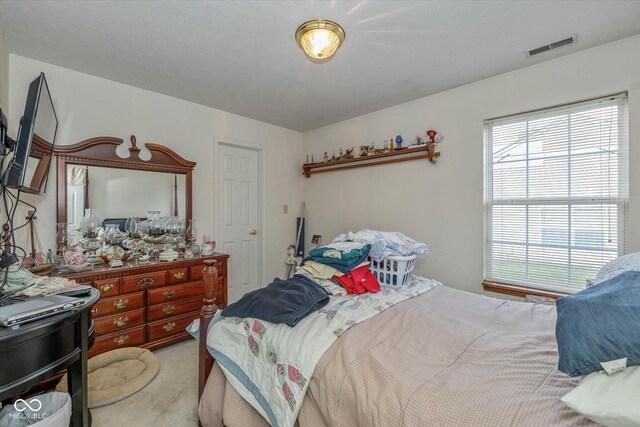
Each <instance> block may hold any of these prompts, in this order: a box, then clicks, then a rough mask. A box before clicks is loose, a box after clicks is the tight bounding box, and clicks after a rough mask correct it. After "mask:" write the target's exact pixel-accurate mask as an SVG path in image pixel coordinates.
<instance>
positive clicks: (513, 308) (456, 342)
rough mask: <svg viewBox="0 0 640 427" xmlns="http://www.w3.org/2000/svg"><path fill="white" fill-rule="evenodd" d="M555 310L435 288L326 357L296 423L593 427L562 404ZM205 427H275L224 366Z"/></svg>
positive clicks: (208, 397) (213, 385) (358, 331)
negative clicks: (236, 387) (239, 391)
mask: <svg viewBox="0 0 640 427" xmlns="http://www.w3.org/2000/svg"><path fill="white" fill-rule="evenodd" d="M555 316H556V315H555V308H554V307H552V306H546V305H540V304H530V303H521V302H514V301H505V300H500V299H495V298H489V297H486V296H482V295H476V294H471V293H468V292H463V291H459V290H455V289H452V288H447V287H445V286H439V287H436V288H434V289H432V290H430V291H429V292H427V293H425V294H423V295H420V296H418V297H416V298H413V299H410V300H407V301H404V302H402V303H399V304H397V305H396V306H394V307H391V308H389V309H388V310H386V311H384V312H383V313H381V314H379V315H377V316H375V317H373V318H371V319H369V320H367V321H365V322H363V323H361V324H359V325H356V326H354V327H353V328H351V329H350V330H348V331H347V332H345V333H344V334H343V335H342V336H341V337H340V339H339V340H337V341H336V342H335V343H334V344H333V345H332V346H331V347H330V348H329V350H328V351H327V352H326V353H325V354H324V355H323V356H322V358H321V359H320V362H319V363H318V365H317V367H316V370H315V373H314V375H313V377H312V378H311V382H310V385H309V389H308V391H307V395H306V397H305V400H304V402H303V404H302V408H301V410H300V413H299V416H298V424H299V425H300V426H301V427H309V426H356V425H360V426H390V425H398V426H399V425H402V426H471V425H473V426H534V425H538V426H589V425H596V424H594V423H592V422H591V421H589V420H588V419H586V418H584V417H582V416H581V415H579V414H577V413H575V412H573V411H572V410H571V409H569V408H568V407H567V406H565V405H564V404H563V403H562V402H561V401H560V398H561V397H562V396H563V395H564V394H566V393H567V392H569V391H570V390H571V389H572V388H573V387H575V385H576V384H577V381H578V379H577V378H571V377H568V376H567V375H565V374H563V373H561V372H559V371H558V370H557V362H558V352H557V347H556V340H555V336H554V329H555V320H556V317H555ZM199 415H200V420H201V422H202V424H203V426H205V427H209V426H220V425H222V423H223V420H224V425H226V426H228V427H235V426H238V427H244V426H249V425H251V426H254V425H255V426H260V425H265V426H267V425H269V424H268V423H267V422H266V420H265V419H263V418H262V417H261V416H260V415H259V414H258V412H257V411H255V410H254V409H253V408H252V407H251V406H250V405H249V404H247V403H246V402H245V401H244V400H243V399H242V398H241V397H240V396H239V395H238V394H237V392H235V390H234V389H233V388H232V387H231V386H230V385H229V384H228V383H227V382H226V380H225V378H224V375H223V374H222V371H221V370H220V368H219V367H218V366H217V365H214V369H213V371H212V373H211V376H210V377H209V380H208V382H207V385H206V387H205V390H204V394H203V396H202V399H201V401H200V407H199Z"/></svg>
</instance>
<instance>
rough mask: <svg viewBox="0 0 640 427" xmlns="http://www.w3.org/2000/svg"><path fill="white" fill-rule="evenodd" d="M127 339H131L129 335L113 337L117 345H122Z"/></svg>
mask: <svg viewBox="0 0 640 427" xmlns="http://www.w3.org/2000/svg"><path fill="white" fill-rule="evenodd" d="M127 341H129V335H120V336H119V337H116V338H114V339H113V343H114V344H115V345H122V344H124V343H126V342H127Z"/></svg>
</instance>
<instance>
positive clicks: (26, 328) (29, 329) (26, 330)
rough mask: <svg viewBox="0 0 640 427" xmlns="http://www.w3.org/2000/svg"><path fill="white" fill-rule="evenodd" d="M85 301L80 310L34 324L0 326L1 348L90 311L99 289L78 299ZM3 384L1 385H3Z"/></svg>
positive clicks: (96, 299) (37, 321)
mask: <svg viewBox="0 0 640 427" xmlns="http://www.w3.org/2000/svg"><path fill="white" fill-rule="evenodd" d="M78 298H80V299H82V300H84V304H83V305H82V306H80V307H79V308H78V310H72V311H65V312H62V313H59V314H55V315H53V316H50V317H45V318H43V319H40V320H36V321H34V322H29V323H25V324H23V325H19V326H18V327H17V328H15V329H14V328H11V327H9V328H5V327H2V326H0V346H2V345H3V344H4V343H5V340H13V339H17V338H18V337H20V336H22V335H29V334H31V333H34V332H36V333H38V332H39V331H41V330H42V329H43V328H48V327H51V326H53V327H55V325H57V324H59V323H62V322H64V321H65V320H66V319H68V318H71V317H74V316H77V315H78V313H79V312H82V311H84V310H89V309H91V307H92V306H93V305H94V304H95V303H96V302H97V301H98V299H99V298H100V293H99V292H98V290H97V289H92V290H91V293H90V294H89V295H87V296H84V297H78ZM1 384H2V383H0V385H1Z"/></svg>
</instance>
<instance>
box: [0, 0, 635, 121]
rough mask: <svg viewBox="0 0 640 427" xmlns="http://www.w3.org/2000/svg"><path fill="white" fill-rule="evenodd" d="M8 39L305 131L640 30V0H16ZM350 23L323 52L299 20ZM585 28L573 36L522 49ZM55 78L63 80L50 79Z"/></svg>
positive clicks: (8, 10) (15, 45)
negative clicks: (317, 60)
mask: <svg viewBox="0 0 640 427" xmlns="http://www.w3.org/2000/svg"><path fill="white" fill-rule="evenodd" d="M0 9H1V12H2V15H3V20H4V24H5V32H6V38H7V41H8V45H9V50H10V51H11V52H12V53H15V54H17V55H22V56H26V57H29V58H34V59H37V60H40V61H44V62H48V63H52V64H56V65H60V66H63V67H67V68H71V69H74V70H78V71H81V72H85V73H89V74H93V75H96V76H100V77H104V78H107V79H110V80H115V81H118V82H122V83H126V84H129V85H133V86H137V87H141V88H144V89H148V90H151V91H155V92H160V93H164V94H167V95H171V96H175V97H178V98H183V99H186V100H189V101H193V102H197V103H199V104H203V105H208V106H210V107H214V108H219V109H221V110H225V111H228V112H232V113H237V114H240V115H243V116H247V117H251V118H254V119H257V120H261V121H264V122H268V123H273V124H276V125H280V126H284V127H287V128H290V129H294V130H298V131H307V130H311V129H315V128H318V127H321V126H324V125H328V124H331V123H335V122H338V121H342V120H345V119H349V118H352V117H356V116H359V115H362V114H366V113H369V112H372V111H376V110H379V109H382V108H385V107H389V106H392V105H396V104H399V103H402V102H406V101H409V100H412V99H416V98H420V97H423V96H426V95H429V94H433V93H436V92H440V91H442V90H446V89H449V88H452V87H456V86H460V85H462V84H465V83H470V82H473V81H477V80H480V79H483V78H485V77H489V76H492V75H496V74H500V73H503V72H506V71H510V70H514V69H518V68H522V67H526V66H529V65H532V64H535V63H538V62H541V61H546V60H549V59H553V58H556V57H558V56H562V55H567V54H570V53H573V52H576V51H578V50H582V49H586V48H590V47H593V46H597V45H600V44H603V43H607V42H611V41H614V40H617V39H621V38H624V37H628V36H631V35H635V34H638V33H640V1H622V0H619V1H374V0H360V1H339V0H333V1H297V0H295V1H294V0H290V1H275V0H274V1H268V0H263V1H242V0H236V1H162V2H160V1H66V0H65V1H27V0H21V1H13V0H2V1H1V3H0ZM313 18H328V19H332V20H335V21H337V22H339V23H340V24H341V25H342V26H343V27H344V29H345V31H346V40H345V42H344V45H343V46H342V48H340V50H339V51H338V53H337V55H336V57H334V58H333V59H332V60H331V61H329V62H328V63H325V64H313V63H311V62H310V61H308V60H307V59H305V57H304V54H303V53H302V51H301V50H300V48H299V47H298V46H297V44H296V42H295V38H294V32H295V30H296V28H297V27H298V25H299V24H301V23H302V22H303V21H305V20H308V19H313ZM576 33H577V34H578V39H579V42H578V43H577V44H576V45H575V46H570V47H566V48H562V49H557V50H555V51H553V52H550V53H546V54H542V55H539V56H537V57H534V58H527V57H525V54H524V50H525V49H530V48H534V47H538V46H540V45H543V44H547V43H550V42H554V41H557V40H560V39H563V38H566V37H568V36H570V35H572V34H576ZM52 90H55V89H54V88H52Z"/></svg>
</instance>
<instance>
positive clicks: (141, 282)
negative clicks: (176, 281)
mask: <svg viewBox="0 0 640 427" xmlns="http://www.w3.org/2000/svg"><path fill="white" fill-rule="evenodd" d="M166 278H167V275H166V273H165V272H164V271H154V272H153V273H147V274H137V275H135V276H129V277H124V278H123V279H122V292H123V293H127V292H134V291H139V290H142V289H148V288H152V287H157V286H163V285H164V284H165V282H166Z"/></svg>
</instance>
